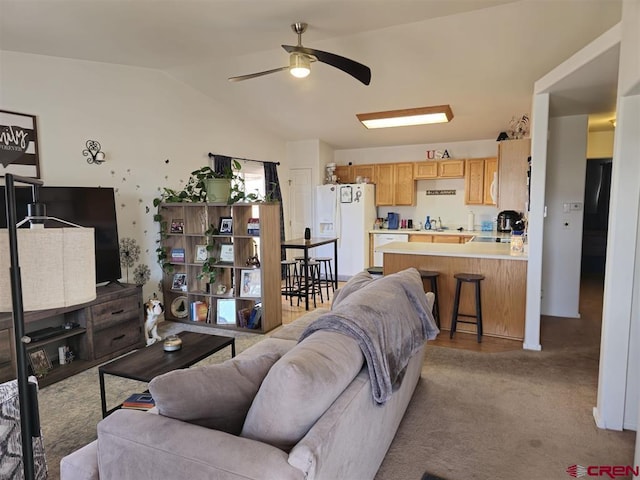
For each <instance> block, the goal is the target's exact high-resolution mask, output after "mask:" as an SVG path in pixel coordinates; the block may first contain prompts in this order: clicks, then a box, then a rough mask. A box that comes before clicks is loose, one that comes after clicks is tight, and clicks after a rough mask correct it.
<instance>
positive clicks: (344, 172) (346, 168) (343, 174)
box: [334, 165, 355, 183]
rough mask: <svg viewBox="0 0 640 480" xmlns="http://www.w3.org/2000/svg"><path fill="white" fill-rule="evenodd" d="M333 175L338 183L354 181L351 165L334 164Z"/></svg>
mask: <svg viewBox="0 0 640 480" xmlns="http://www.w3.org/2000/svg"><path fill="white" fill-rule="evenodd" d="M334 175H335V176H336V177H337V178H338V183H354V182H355V176H354V174H353V166H352V165H336V170H335V172H334Z"/></svg>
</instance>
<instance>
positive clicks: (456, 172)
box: [413, 160, 464, 180]
mask: <svg viewBox="0 0 640 480" xmlns="http://www.w3.org/2000/svg"><path fill="white" fill-rule="evenodd" d="M463 176H464V160H437V161H435V160H426V161H424V162H416V163H414V164H413V178H414V179H415V180H433V179H437V178H462V177H463Z"/></svg>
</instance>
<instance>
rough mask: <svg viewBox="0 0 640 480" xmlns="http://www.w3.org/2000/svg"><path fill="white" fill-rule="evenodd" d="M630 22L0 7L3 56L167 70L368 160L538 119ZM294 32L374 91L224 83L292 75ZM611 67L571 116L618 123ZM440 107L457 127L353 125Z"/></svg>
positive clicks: (566, 6)
mask: <svg viewBox="0 0 640 480" xmlns="http://www.w3.org/2000/svg"><path fill="white" fill-rule="evenodd" d="M620 14H621V2H620V1H619V0H519V1H514V0H447V1H445V0H207V1H205V0H199V1H191V0H165V1H160V0H158V1H153V0H128V1H116V0H57V1H51V0H30V1H25V0H0V48H1V49H3V50H9V51H16V52H23V53H31V54H39V55H51V56H59V57H67V58H74V59H82V60H90V61H97V62H108V63H117V64H124V65H130V66H137V67H143V68H153V69H159V70H162V71H165V72H166V73H167V74H168V75H171V76H172V77H174V78H176V79H177V80H179V81H182V82H184V83H186V84H188V85H190V86H192V87H193V88H195V89H197V90H199V91H201V92H202V93H204V94H205V95H207V96H209V97H211V98H213V99H216V100H217V101H218V102H221V103H222V104H225V105H227V106H229V107H230V108H233V109H237V110H240V111H243V112H246V115H247V117H248V118H251V119H253V120H254V121H256V122H258V123H259V124H260V125H262V126H263V127H264V128H265V129H266V130H269V131H272V132H273V133H274V134H276V135H278V136H280V137H282V138H283V139H285V140H300V139H311V138H317V139H320V140H323V141H325V142H327V143H328V144H330V145H331V146H333V147H334V148H362V147H375V146H392V145H401V144H422V143H436V142H451V141H462V140H476V139H487V138H495V137H497V135H498V133H499V132H500V131H503V130H505V129H507V127H508V124H509V121H510V120H511V118H512V117H514V116H518V117H519V116H521V115H522V114H524V113H527V114H529V113H531V97H532V92H533V84H534V82H535V81H536V80H538V79H539V78H541V77H542V76H544V75H545V74H546V73H547V72H549V71H550V70H551V69H553V68H554V67H555V66H556V65H558V64H559V63H561V62H563V61H564V60H566V59H567V58H568V57H570V56H571V55H572V54H573V53H575V52H576V51H578V50H579V49H580V48H582V47H583V46H585V45H586V44H588V43H589V42H590V41H592V40H593V39H594V38H596V37H598V36H599V35H601V34H602V33H604V32H605V31H607V30H608V29H609V28H611V27H612V26H613V25H615V24H616V23H618V22H619V20H620ZM296 21H304V22H307V23H308V24H309V28H308V30H307V32H306V33H305V34H304V35H303V38H302V41H303V44H304V45H305V46H306V47H310V48H316V49H319V50H325V51H329V52H333V53H336V54H339V55H342V56H345V57H348V58H351V59H354V60H357V61H359V62H361V63H363V64H365V65H367V66H369V67H370V68H371V70H372V80H371V84H370V85H369V86H364V85H363V84H361V83H360V82H358V81H356V80H355V79H353V78H352V77H350V76H348V75H346V74H345V73H343V72H341V71H339V70H336V69H334V68H332V67H330V66H328V65H325V64H321V63H318V62H316V63H313V64H312V66H311V75H310V76H309V77H307V78H306V79H296V78H294V77H292V76H291V75H289V74H288V73H287V72H284V71H283V72H279V73H274V74H272V75H267V76H263V77H259V78H255V79H252V80H246V81H243V82H237V83H231V82H228V81H227V78H228V77H230V76H235V75H242V74H247V73H253V72H258V71H262V70H268V69H272V68H277V67H282V66H286V65H287V64H288V54H287V53H286V52H285V51H284V50H283V49H282V48H281V47H280V45H282V44H287V45H295V44H296V41H297V38H296V36H295V34H294V33H293V32H292V31H291V28H290V24H291V23H293V22H296ZM614 67H615V59H613V60H612V59H608V61H607V62H605V63H603V68H602V69H600V70H598V71H599V74H598V75H590V77H592V78H587V79H586V80H585V79H584V78H582V79H580V80H579V83H580V84H579V85H577V86H576V88H575V89H574V88H573V87H572V85H567V86H566V87H567V92H568V93H567V95H568V96H570V97H571V108H572V110H571V112H569V113H575V112H578V113H589V114H594V119H597V118H600V120H601V124H605V123H606V124H608V119H610V118H612V116H613V115H614V109H615V85H616V79H617V71H616V69H615V68H614ZM609 70H611V71H609ZM0 75H1V68H0ZM0 78H1V77H0ZM585 81H586V82H587V83H588V84H589V85H587V86H585V85H584V83H585ZM0 89H1V83H0ZM0 98H1V96H0ZM439 104H449V105H451V108H452V109H453V112H454V119H453V121H452V122H451V123H449V124H443V125H431V126H422V127H408V128H395V129H387V130H371V131H368V130H366V129H365V128H364V127H363V126H362V125H361V124H360V123H359V122H358V121H357V119H356V116H355V115H356V113H365V112H374V111H380V110H392V109H402V108H411V107H419V106H427V105H439ZM560 114H562V111H560ZM595 114H597V115H595ZM594 128H597V125H594Z"/></svg>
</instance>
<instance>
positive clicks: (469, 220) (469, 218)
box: [467, 212, 475, 231]
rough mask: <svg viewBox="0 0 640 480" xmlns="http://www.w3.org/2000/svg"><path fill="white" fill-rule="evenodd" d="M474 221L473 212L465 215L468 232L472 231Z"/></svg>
mask: <svg viewBox="0 0 640 480" xmlns="http://www.w3.org/2000/svg"><path fill="white" fill-rule="evenodd" d="M474 220H475V218H474V215H473V212H469V213H467V230H469V231H471V230H473V224H474Z"/></svg>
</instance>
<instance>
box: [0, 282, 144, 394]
mask: <svg viewBox="0 0 640 480" xmlns="http://www.w3.org/2000/svg"><path fill="white" fill-rule="evenodd" d="M96 294H97V296H96V299H95V300H93V301H92V302H88V303H85V304H81V305H75V306H71V307H63V308H56V309H51V310H39V311H35V312H25V316H24V319H25V329H26V332H27V334H29V333H32V334H34V336H35V334H36V332H38V331H40V330H41V329H42V328H50V327H54V328H56V329H59V331H57V332H55V333H53V334H52V335H51V336H48V337H46V338H43V339H41V340H38V341H33V342H31V343H29V345H28V347H27V350H28V352H29V353H31V352H33V351H35V350H39V349H42V350H45V353H46V355H47V358H48V359H49V361H50V362H51V365H52V367H53V368H52V369H51V370H49V372H48V373H47V374H46V375H45V376H44V377H42V378H40V379H39V380H38V384H39V385H40V386H41V387H44V386H47V385H51V384H52V383H55V382H57V381H59V380H63V379H65V378H67V377H70V376H71V375H75V374H76V373H80V372H82V371H84V370H86V369H88V368H90V367H93V366H95V365H98V364H99V363H103V362H106V361H107V360H110V359H112V358H115V357H117V356H119V355H122V354H124V353H127V352H130V351H131V350H134V349H136V348H140V347H143V346H144V344H145V342H144V332H143V325H144V315H143V308H142V288H141V287H139V286H136V285H127V284H120V285H118V284H110V285H104V286H100V287H98V288H97V289H96ZM66 323H71V324H73V325H74V326H73V328H69V329H65V328H63V325H64V324H66ZM13 336H14V333H13V321H12V316H11V314H10V313H2V314H0V382H5V381H7V380H10V379H12V378H15V376H16V373H15V372H16V354H15V347H14V340H13ZM60 346H68V347H69V348H70V349H71V351H72V352H73V354H74V356H75V358H74V360H73V361H72V362H71V363H67V364H65V365H60V364H59V361H58V347H60Z"/></svg>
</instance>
